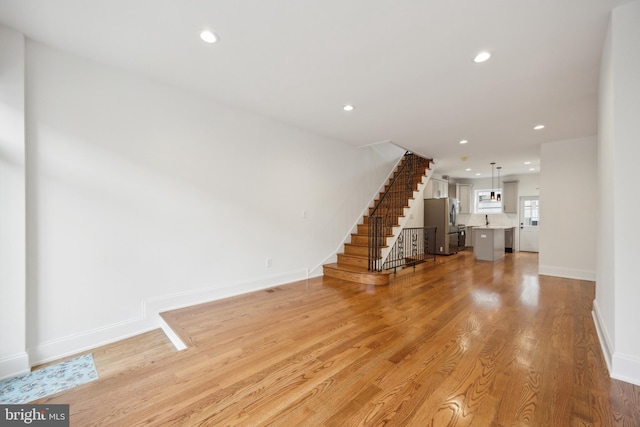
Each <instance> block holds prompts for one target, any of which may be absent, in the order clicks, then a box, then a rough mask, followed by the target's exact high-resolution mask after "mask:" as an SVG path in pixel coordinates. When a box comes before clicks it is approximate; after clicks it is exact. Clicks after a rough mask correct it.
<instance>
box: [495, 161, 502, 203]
mask: <svg viewBox="0 0 640 427" xmlns="http://www.w3.org/2000/svg"><path fill="white" fill-rule="evenodd" d="M496 169H498V194H497V195H496V200H497V201H501V200H502V195H501V194H500V169H502V166H498V167H496Z"/></svg>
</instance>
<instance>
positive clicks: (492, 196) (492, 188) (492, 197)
mask: <svg viewBox="0 0 640 427" xmlns="http://www.w3.org/2000/svg"><path fill="white" fill-rule="evenodd" d="M495 166H496V162H491V200H495V199H496V192H495V191H494V188H495V187H494V186H493V168H494V167H495Z"/></svg>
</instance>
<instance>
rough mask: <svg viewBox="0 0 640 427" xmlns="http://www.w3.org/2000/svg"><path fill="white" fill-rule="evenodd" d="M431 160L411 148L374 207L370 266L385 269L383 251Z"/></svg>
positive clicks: (371, 219) (371, 217)
mask: <svg viewBox="0 0 640 427" xmlns="http://www.w3.org/2000/svg"><path fill="white" fill-rule="evenodd" d="M429 162H430V160H428V159H425V158H423V157H420V156H418V155H416V154H414V153H411V152H409V151H407V152H406V153H405V154H404V158H403V159H402V163H401V165H400V168H399V169H398V171H397V172H396V173H395V174H394V176H393V178H392V180H391V182H390V183H389V184H388V185H387V186H386V189H385V191H384V194H383V195H382V197H380V201H379V202H378V203H377V204H376V205H375V206H374V208H373V209H371V212H370V213H369V219H368V221H369V224H368V225H369V238H368V246H369V248H368V264H367V268H368V270H370V271H381V270H382V269H383V263H382V259H381V254H382V248H383V247H384V246H385V242H386V238H387V237H389V236H391V235H392V231H393V227H394V226H397V225H399V223H398V218H399V217H400V216H401V215H403V214H404V208H405V207H407V206H408V205H409V199H410V198H411V197H413V192H414V191H415V190H417V184H418V182H419V181H420V180H422V176H423V175H424V173H425V171H426V168H427V167H428V166H429Z"/></svg>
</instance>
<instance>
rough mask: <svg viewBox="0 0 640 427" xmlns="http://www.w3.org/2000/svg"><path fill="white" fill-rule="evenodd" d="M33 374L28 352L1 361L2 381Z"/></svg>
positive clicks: (0, 374)
mask: <svg viewBox="0 0 640 427" xmlns="http://www.w3.org/2000/svg"><path fill="white" fill-rule="evenodd" d="M29 372H31V368H30V365H29V354H27V352H26V351H23V352H22V353H18V354H14V355H12V356H8V357H5V358H3V359H0V380H3V379H5V378H10V377H15V376H17V375H24V374H28V373H29Z"/></svg>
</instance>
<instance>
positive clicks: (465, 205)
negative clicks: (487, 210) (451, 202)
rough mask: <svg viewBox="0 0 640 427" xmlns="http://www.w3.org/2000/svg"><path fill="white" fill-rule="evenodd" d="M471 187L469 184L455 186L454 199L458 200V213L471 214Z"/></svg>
mask: <svg viewBox="0 0 640 427" xmlns="http://www.w3.org/2000/svg"><path fill="white" fill-rule="evenodd" d="M472 194H473V186H472V185H471V184H456V198H457V199H458V200H460V213H464V214H470V213H471V195H472Z"/></svg>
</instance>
